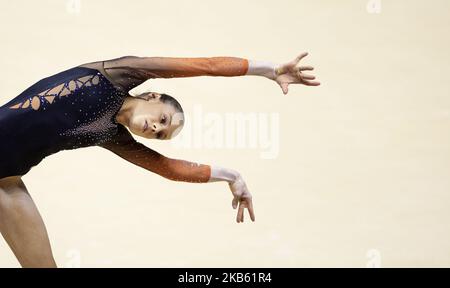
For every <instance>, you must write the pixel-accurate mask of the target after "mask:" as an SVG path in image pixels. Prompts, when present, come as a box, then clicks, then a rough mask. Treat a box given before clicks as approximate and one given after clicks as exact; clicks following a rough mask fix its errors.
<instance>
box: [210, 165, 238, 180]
mask: <svg viewBox="0 0 450 288" xmlns="http://www.w3.org/2000/svg"><path fill="white" fill-rule="evenodd" d="M210 168H211V169H210V170H211V173H210V177H209V181H208V182H218V181H226V182H228V183H234V182H235V181H236V180H237V179H239V178H240V174H239V172H237V171H235V170H233V169H228V168H223V167H220V166H210Z"/></svg>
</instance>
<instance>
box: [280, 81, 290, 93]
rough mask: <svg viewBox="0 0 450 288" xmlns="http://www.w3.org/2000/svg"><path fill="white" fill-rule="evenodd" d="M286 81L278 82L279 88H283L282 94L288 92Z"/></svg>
mask: <svg viewBox="0 0 450 288" xmlns="http://www.w3.org/2000/svg"><path fill="white" fill-rule="evenodd" d="M288 85H289V84H288V83H286V82H284V83H281V84H280V87H281V90H283V94H284V95H286V94H287V93H288Z"/></svg>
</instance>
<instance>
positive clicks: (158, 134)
mask: <svg viewBox="0 0 450 288" xmlns="http://www.w3.org/2000/svg"><path fill="white" fill-rule="evenodd" d="M162 136H163V133H162V132H161V131H159V132H158V133H156V139H161V138H162Z"/></svg>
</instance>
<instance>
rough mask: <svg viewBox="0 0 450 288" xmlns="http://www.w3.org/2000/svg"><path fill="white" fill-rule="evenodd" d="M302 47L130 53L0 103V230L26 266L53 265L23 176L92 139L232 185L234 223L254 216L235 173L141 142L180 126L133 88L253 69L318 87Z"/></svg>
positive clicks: (167, 109)
mask: <svg viewBox="0 0 450 288" xmlns="http://www.w3.org/2000/svg"><path fill="white" fill-rule="evenodd" d="M306 55H307V53H302V54H300V55H299V56H298V57H296V58H295V59H294V60H292V61H289V62H287V63H285V64H281V65H276V64H274V63H271V62H264V61H254V60H248V59H244V58H237V57H208V58H206V57H202V58H172V57H136V56H126V57H121V58H117V59H112V60H107V61H98V62H92V63H87V64H83V65H80V66H77V67H74V68H71V69H68V70H66V71H63V72H61V73H58V74H55V75H53V76H50V77H47V78H44V79H42V80H40V81H38V82H37V83H35V84H34V85H32V86H31V87H29V88H28V89H26V90H25V91H23V92H22V93H21V94H20V95H18V96H17V97H15V98H14V99H12V100H11V101H9V102H7V103H6V104H4V105H3V106H2V107H0V232H1V234H2V235H3V237H4V239H5V240H6V242H7V243H8V245H9V246H10V248H11V250H12V251H13V253H14V255H15V256H16V257H17V259H18V261H19V262H20V264H21V265H22V267H56V263H55V260H54V258H53V254H52V251H51V247H50V242H49V238H48V235H47V231H46V228H45V225H44V222H43V220H42V218H41V216H40V214H39V211H38V209H37V207H36V206H35V204H34V202H33V200H32V198H31V196H30V194H29V193H28V191H27V188H26V187H25V184H24V182H23V181H22V179H21V177H22V176H23V175H25V174H26V173H27V172H28V171H29V170H30V169H31V168H32V167H34V166H36V165H37V164H38V163H40V162H41V161H42V159H44V158H45V157H47V156H49V155H52V154H54V153H56V152H58V151H61V150H70V149H76V148H82V147H88V146H99V147H102V148H105V149H108V150H110V151H112V152H113V153H115V154H116V155H118V156H119V157H121V158H123V159H125V160H127V161H129V162H131V163H133V164H135V165H138V166H140V167H142V168H144V169H147V170H149V171H151V172H154V173H157V174H159V175H161V176H163V177H165V178H168V179H171V180H174V181H185V182H196V183H205V182H215V181H225V182H227V183H228V185H229V187H230V190H231V192H232V195H233V200H232V207H233V209H236V208H238V210H237V211H238V212H237V217H236V221H237V222H238V223H240V222H243V221H244V208H247V209H248V211H249V215H250V219H251V220H252V221H255V215H254V210H253V204H252V196H251V194H250V193H249V191H248V189H247V186H246V184H245V182H244V180H243V179H242V177H241V175H240V174H239V173H238V172H236V171H234V170H232V169H226V168H222V167H218V166H210V165H204V164H197V163H193V162H188V161H184V160H178V159H172V158H168V157H165V156H163V155H161V154H159V153H158V152H156V151H154V150H152V149H150V148H148V147H146V146H144V145H143V144H141V143H139V142H137V141H136V140H135V139H134V138H133V137H132V136H131V134H130V132H129V131H131V132H132V133H133V134H136V135H139V136H142V137H145V138H148V139H161V140H165V139H170V138H172V137H174V136H175V135H176V134H177V133H178V132H179V131H180V130H181V128H182V127H183V123H184V117H183V110H182V108H181V106H180V104H179V103H178V102H177V100H175V99H174V98H173V97H171V96H169V95H167V94H160V93H156V92H150V93H144V94H142V95H138V96H130V95H129V94H128V91H129V90H130V89H132V88H134V87H136V86H137V85H139V84H141V83H143V82H144V81H146V80H148V79H150V78H175V77H194V76H227V77H230V76H243V75H258V76H263V77H266V78H269V79H271V80H274V81H276V83H277V84H278V85H280V87H281V88H282V91H283V93H284V94H287V93H288V86H289V84H304V85H309V86H317V85H319V84H320V83H319V82H317V81H314V79H315V77H314V76H312V75H309V74H306V73H305V72H304V71H307V70H313V67H311V66H300V65H299V62H300V60H301V59H302V58H304V57H305V56H306Z"/></svg>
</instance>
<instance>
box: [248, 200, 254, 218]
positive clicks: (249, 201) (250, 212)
mask: <svg viewBox="0 0 450 288" xmlns="http://www.w3.org/2000/svg"><path fill="white" fill-rule="evenodd" d="M247 202H248V213H249V214H250V219H252V221H253V222H255V212H254V210H253V202H252V199H248V200H247Z"/></svg>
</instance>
